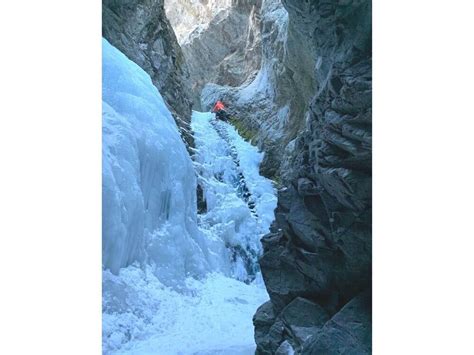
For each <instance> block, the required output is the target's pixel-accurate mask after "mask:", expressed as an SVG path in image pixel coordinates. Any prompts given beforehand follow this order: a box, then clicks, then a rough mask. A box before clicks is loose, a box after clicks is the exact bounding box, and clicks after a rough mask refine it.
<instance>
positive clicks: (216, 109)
mask: <svg viewBox="0 0 474 355" xmlns="http://www.w3.org/2000/svg"><path fill="white" fill-rule="evenodd" d="M224 109H225V106H224V104H223V103H222V101H220V100H219V101H217V102H216V104H215V105H214V108H213V109H212V112H219V111H221V110H224Z"/></svg>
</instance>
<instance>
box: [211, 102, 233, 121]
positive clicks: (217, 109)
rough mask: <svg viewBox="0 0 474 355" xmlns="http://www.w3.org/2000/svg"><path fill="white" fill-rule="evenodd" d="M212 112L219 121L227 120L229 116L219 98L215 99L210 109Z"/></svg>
mask: <svg viewBox="0 0 474 355" xmlns="http://www.w3.org/2000/svg"><path fill="white" fill-rule="evenodd" d="M212 112H214V113H215V114H216V118H217V119H219V120H221V121H227V119H228V117H229V115H228V114H227V112H226V107H225V106H224V103H223V102H222V101H221V100H217V102H216V104H215V105H214V108H213V109H212Z"/></svg>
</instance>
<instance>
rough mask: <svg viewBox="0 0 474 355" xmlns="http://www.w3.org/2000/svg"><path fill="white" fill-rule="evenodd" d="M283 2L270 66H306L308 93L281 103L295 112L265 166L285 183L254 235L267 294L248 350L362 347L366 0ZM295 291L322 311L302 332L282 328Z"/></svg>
mask: <svg viewBox="0 0 474 355" xmlns="http://www.w3.org/2000/svg"><path fill="white" fill-rule="evenodd" d="M284 6H285V8H286V10H287V11H288V19H289V21H288V28H287V37H286V41H285V46H284V48H285V50H286V54H285V55H284V56H283V63H280V64H278V65H276V68H280V67H282V66H283V67H284V68H285V69H284V73H286V74H285V75H286V76H287V78H290V79H288V80H286V83H287V85H290V86H289V87H290V88H291V87H292V86H291V85H298V83H299V82H300V81H301V80H303V79H302V78H303V77H304V76H306V79H307V81H306V83H303V84H302V85H303V87H304V90H303V91H304V94H302V95H301V99H303V100H308V101H307V102H306V103H305V104H304V105H303V107H305V112H303V113H296V112H297V111H291V110H290V111H291V112H290V114H289V119H290V120H293V119H295V122H294V123H293V124H289V123H288V124H285V125H282V131H280V134H281V136H282V137H283V138H282V139H281V142H285V141H288V140H289V142H288V143H287V144H286V145H284V147H285V148H284V149H275V150H276V151H277V152H276V153H273V154H274V155H276V158H273V160H278V159H281V164H274V169H276V171H277V172H278V176H279V177H280V179H281V183H282V185H284V186H285V187H284V188H281V189H280V191H279V193H278V200H279V203H278V207H277V209H276V211H275V212H276V221H275V223H274V225H273V227H272V233H271V234H269V235H267V236H265V237H264V238H263V239H262V243H263V246H264V254H263V256H262V257H261V259H260V266H261V270H262V273H263V278H264V281H265V285H266V287H267V290H268V292H269V295H270V303H267V304H265V305H264V306H262V307H261V308H260V309H259V310H258V311H257V313H256V315H255V317H254V324H255V337H256V342H257V345H258V349H257V353H258V354H274V353H276V351H277V350H278V348H279V347H282V346H283V347H289V346H291V347H292V348H293V349H294V350H295V351H296V353H301V354H334V353H342V354H369V353H370V352H371V306H370V304H371V302H370V299H371V297H370V294H371V264H372V260H371V215H372V208H371V112H372V110H371V96H372V73H371V70H372V65H371V58H372V53H371V3H370V1H362V0H352V1H351V0H349V1H342V0H341V1H333V2H327V1H310V2H303V1H296V0H285V1H284ZM263 16H264V17H265V14H263ZM262 33H265V31H264V30H263V29H262ZM301 43H307V47H306V48H302V47H301ZM263 46H264V48H265V42H264V44H263ZM298 61H299V63H300V64H299V65H297V63H298ZM274 68H275V67H274ZM289 73H291V74H289ZM270 76H271V75H270ZM276 76H277V80H276V81H275V82H273V83H272V85H270V87H271V88H272V89H274V90H275V91H277V92H276V93H275V94H274V95H273V96H272V100H271V101H272V102H273V103H274V104H275V105H276V107H279V105H281V103H278V100H276V99H275V98H277V97H278V96H279V95H282V94H281V92H280V94H279V91H280V89H279V88H281V86H279V85H278V82H280V81H279V80H281V79H278V75H276ZM283 78H284V77H283ZM296 78H299V79H296ZM275 83H276V84H275ZM309 89H311V90H312V91H311V92H308V91H307V90H309ZM208 90H209V92H212V91H213V90H214V91H215V92H218V91H219V90H223V89H222V88H212V87H210V88H208ZM270 91H271V90H270ZM267 92H268V91H267ZM241 93H242V91H240V92H236V91H234V92H231V93H230V95H229V96H230V97H231V98H232V97H233V96H232V95H234V94H235V99H236V101H235V102H238V95H239V94H241ZM204 94H206V92H205V93H203V97H204V96H205V95H204ZM207 94H209V93H207ZM285 95H286V94H283V97H284V96H285ZM210 96H212V94H211V95H210ZM268 97H269V95H267V98H268ZM280 97H282V96H280ZM289 107H291V104H290V105H289ZM258 112H259V111H258V110H257V114H258ZM262 112H264V111H262ZM295 115H296V116H295ZM260 117H264V118H265V117H269V121H270V122H271V121H273V120H274V119H272V118H271V115H270V116H260ZM267 124H268V122H263V123H262V126H263V127H264V126H265V125H267ZM262 129H263V128H260V130H262ZM275 131H276V132H278V130H275ZM258 135H259V136H260V139H262V138H263V137H264V136H265V134H264V133H262V132H261V131H260V133H258ZM274 136H275V137H278V136H277V134H275V135H274ZM290 139H291V140H290ZM262 147H263V148H264V149H268V151H269V152H270V151H271V150H272V149H274V148H272V146H271V145H268V144H262ZM295 300H305V301H306V302H312V303H314V304H316V305H318V306H319V307H321V308H322V310H323V311H324V312H325V313H326V314H327V316H328V318H329V320H328V321H327V322H325V323H324V324H323V325H321V324H319V326H318V325H317V324H314V325H311V326H309V327H307V328H309V329H307V332H306V334H308V337H306V338H304V337H301V336H298V335H297V334H296V333H295V332H294V331H291V326H292V325H294V324H296V322H297V321H296V320H293V322H295V323H292V322H291V321H290V322H284V321H282V318H283V317H284V314H285V312H286V310H287V308H288V307H289V306H290V305H292V304H294V302H295ZM298 304H299V305H298V306H297V307H298V308H297V310H295V313H296V314H303V313H304V312H307V311H306V310H305V307H306V306H303V304H304V303H303V302H301V301H300V302H299V303H298ZM314 317H315V316H314ZM314 317H313V319H316V318H314Z"/></svg>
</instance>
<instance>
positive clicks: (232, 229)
mask: <svg viewBox="0 0 474 355" xmlns="http://www.w3.org/2000/svg"><path fill="white" fill-rule="evenodd" d="M212 122H214V116H213V115H212V114H209V113H197V112H195V113H194V114H193V118H192V128H193V130H194V131H195V139H196V154H195V156H194V162H193V161H192V160H191V157H190V156H189V154H188V152H187V150H186V147H185V145H184V143H183V141H182V140H181V138H180V136H179V131H178V129H177V127H176V124H175V122H174V120H173V118H172V116H171V114H170V112H169V111H168V109H167V108H166V106H165V104H164V102H163V99H162V97H161V95H160V93H159V92H158V90H157V89H156V88H155V87H154V86H153V84H152V83H151V80H150V78H149V76H148V75H147V74H146V73H145V72H144V71H143V70H142V69H141V68H139V67H138V66H137V65H136V64H135V63H133V62H131V61H130V60H128V59H127V58H126V57H125V56H124V55H123V54H122V53H121V52H119V51H118V50H117V49H116V48H114V47H113V46H111V45H110V44H109V43H108V42H107V41H106V40H103V266H104V271H103V351H104V354H137V355H138V354H163V355H165V354H166V355H168V354H169V355H172V354H201V355H204V354H206V355H210V354H230V355H232V354H253V352H254V349H255V345H254V340H253V325H252V316H253V314H254V313H255V310H256V309H257V307H258V306H259V305H260V304H262V303H263V302H265V301H266V300H267V299H268V295H267V293H266V290H265V287H264V285H263V283H262V281H261V276H260V274H259V272H258V267H257V264H256V259H257V256H258V254H259V253H260V252H261V250H260V248H261V246H260V242H259V239H260V237H261V236H262V235H263V234H264V233H266V232H267V231H268V228H269V226H270V223H271V222H272V220H273V218H274V217H273V210H274V208H275V206H276V197H275V193H274V190H273V187H272V184H271V182H270V181H269V180H267V179H265V178H263V177H261V176H260V175H259V174H258V166H259V164H260V162H261V160H262V158H263V157H262V154H261V153H259V152H258V151H257V149H256V148H255V147H253V146H252V145H250V144H249V143H247V142H245V141H244V140H243V139H242V138H241V137H240V136H239V135H238V133H237V132H236V131H235V129H234V128H233V127H232V126H230V125H227V124H225V123H222V122H219V123H217V125H216V126H215V123H212ZM216 129H220V130H221V131H220V132H221V134H222V132H224V133H225V138H226V139H223V138H222V137H221V136H220V135H219V134H218V133H217V130H216ZM232 152H234V153H236V156H237V157H238V164H236V163H235V159H234V158H235V157H234V158H232V156H231V153H232ZM242 176H243V178H244V180H245V186H246V187H247V189H248V191H249V192H250V193H251V197H250V198H251V199H252V201H253V203H254V205H255V211H256V212H255V213H251V211H250V209H249V205H248V203H247V202H246V201H244V199H243V198H242V196H241V194H239V190H238V189H239V186H240V185H239V181H238V180H239V177H242ZM197 179H199V182H200V185H201V186H202V187H203V190H204V195H205V198H206V202H207V211H206V213H203V214H201V215H198V214H197V207H196V186H197ZM243 281H245V282H243Z"/></svg>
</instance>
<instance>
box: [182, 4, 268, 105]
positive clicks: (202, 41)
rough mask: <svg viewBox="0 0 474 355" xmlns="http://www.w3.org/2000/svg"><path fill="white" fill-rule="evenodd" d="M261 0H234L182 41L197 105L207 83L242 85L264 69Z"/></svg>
mask: <svg viewBox="0 0 474 355" xmlns="http://www.w3.org/2000/svg"><path fill="white" fill-rule="evenodd" d="M260 8H261V0H232V2H231V6H230V7H228V8H224V9H222V10H220V11H218V12H217V13H216V14H215V16H214V17H213V18H212V19H210V21H209V23H207V24H206V25H205V26H199V27H197V28H196V29H195V30H194V31H193V32H192V33H190V34H189V35H188V36H187V38H186V39H185V40H184V42H183V43H182V44H181V46H182V49H183V53H184V56H185V58H186V62H187V63H188V66H189V72H190V76H191V82H192V91H193V97H194V100H195V106H196V107H198V106H200V95H201V90H202V88H203V87H204V85H205V84H206V83H215V84H218V85H228V86H239V85H241V84H243V83H245V82H248V81H249V80H251V79H253V78H254V77H255V75H256V74H257V72H258V69H259V68H260V62H261V52H262V49H261V40H260V38H261V36H260Z"/></svg>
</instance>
